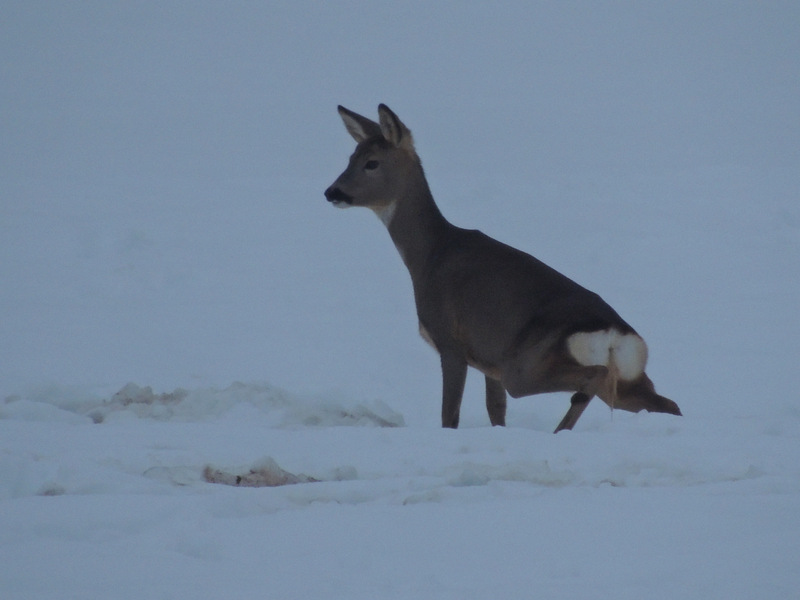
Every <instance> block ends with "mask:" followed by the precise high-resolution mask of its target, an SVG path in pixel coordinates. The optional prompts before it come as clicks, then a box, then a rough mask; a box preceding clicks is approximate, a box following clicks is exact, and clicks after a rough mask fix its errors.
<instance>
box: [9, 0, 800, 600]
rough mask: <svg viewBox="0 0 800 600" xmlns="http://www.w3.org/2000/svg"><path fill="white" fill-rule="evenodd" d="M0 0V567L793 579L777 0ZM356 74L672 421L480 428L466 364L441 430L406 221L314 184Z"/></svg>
mask: <svg viewBox="0 0 800 600" xmlns="http://www.w3.org/2000/svg"><path fill="white" fill-rule="evenodd" d="M0 12H2V18H0V57H2V61H0V115H2V116H0V136H1V138H2V140H3V143H2V145H0V315H1V318H0V598H3V599H4V600H5V599H6V598H8V599H12V600H17V599H26V600H27V599H56V598H57V599H64V598H81V599H85V598H97V599H101V598H102V599H107V598H115V599H125V598H137V599H138V598H199V599H202V598H254V597H259V598H265V597H266V598H280V599H283V598H304V599H305V598H364V599H367V598H369V599H374V598H452V599H466V598H476V599H478V598H487V597H502V598H529V597H533V596H540V597H543V598H608V597H614V598H631V599H633V598H636V599H639V598H743V599H744V598H790V597H795V596H797V595H798V594H799V593H800V572H798V569H797V557H798V556H800V535H798V533H799V532H800V403H799V402H798V401H800V393H798V392H797V386H796V378H797V373H798V369H800V343H799V342H798V340H800V316H799V313H798V307H800V151H798V148H800V120H798V116H797V115H798V112H797V107H798V106H800V58H798V57H800V39H799V38H798V37H797V35H796V29H797V24H798V23H800V9H798V6H797V5H796V3H790V2H787V3H780V2H773V3H766V4H765V3H725V4H709V5H695V4H692V3H664V4H663V5H656V4H649V3H648V4H628V3H603V4H597V3H594V2H575V3H547V4H545V3H542V4H538V3H503V4H501V5H495V6H491V7H486V8H484V7H483V6H482V5H479V4H477V3H475V4H471V3H449V2H434V3H430V2H398V3H392V5H391V6H389V5H388V4H387V5H386V6H383V5H381V4H375V3H360V2H350V3H321V4H316V3H306V2H296V3H286V4H285V5H281V4H277V5H272V6H266V5H265V6H263V7H262V6H254V5H246V6H245V5H233V7H231V6H230V5H227V4H226V5H224V6H223V4H220V3H214V2H202V3H201V2H195V3H187V4H178V3H145V4H140V3H137V4H133V3H131V4H122V3H111V4H110V3H105V2H85V3H79V4H76V3H35V2H7V3H5V4H4V6H3V8H2V9H0ZM379 102H386V103H387V104H388V105H389V106H391V107H392V108H393V109H394V110H395V111H396V112H397V113H398V115H399V116H400V117H401V119H403V120H404V121H405V122H406V123H407V124H408V125H409V126H410V127H411V129H412V130H413V131H414V133H415V138H416V142H417V148H418V150H419V152H420V155H421V156H422V159H423V161H424V164H425V166H426V170H427V173H428V178H429V181H430V183H431V187H432V189H433V192H434V195H435V197H436V198H437V201H438V202H439V205H440V207H441V208H442V211H443V212H444V214H445V215H446V216H447V217H448V218H449V219H450V220H451V221H453V222H454V223H456V224H458V225H462V226H466V227H478V228H481V229H482V230H484V231H485V232H487V233H489V234H490V235H493V236H495V237H497V238H500V239H502V240H503V241H505V242H508V243H511V244H513V245H515V246H517V247H520V248H522V249H524V250H526V251H528V252H530V253H532V254H534V255H536V256H537V257H539V258H540V259H542V260H544V261H546V262H548V263H549V264H551V265H552V266H554V267H556V268H558V269H559V270H561V271H562V272H564V273H565V274H567V275H569V276H571V277H572V278H574V279H576V280H577V281H579V282H580V283H582V284H584V285H585V286H587V287H589V288H591V289H593V290H595V291H597V292H598V293H600V294H601V295H602V296H603V297H604V298H605V299H606V300H608V301H609V302H610V303H611V304H612V305H613V306H614V307H615V308H616V309H617V310H618V311H619V312H620V313H621V314H622V315H623V316H624V317H625V318H626V319H627V320H628V321H630V322H631V324H633V325H634V326H635V327H636V328H637V330H639V331H640V333H642V334H643V335H644V336H645V338H646V339H647V341H648V344H649V346H650V364H649V367H648V372H649V374H650V375H651V377H652V378H653V380H654V381H655V383H656V386H657V388H658V390H659V392H660V393H663V394H664V395H666V396H669V397H671V398H673V399H674V400H675V401H676V402H678V404H679V405H680V407H681V409H682V410H683V412H684V415H685V416H684V417H683V418H676V417H671V416H667V415H651V414H646V413H645V414H636V415H632V414H629V413H623V412H619V411H618V412H615V413H613V414H611V413H609V411H608V410H607V409H606V408H605V407H603V406H601V405H600V403H593V404H592V405H590V407H589V408H588V409H587V411H586V413H585V414H584V416H583V417H582V419H581V421H580V422H579V424H578V426H577V427H576V428H575V431H573V432H563V433H561V434H559V435H557V436H554V435H552V434H551V433H550V432H551V431H552V429H553V427H554V426H555V424H556V423H557V422H558V420H559V419H560V417H561V416H562V415H563V413H564V411H565V410H566V407H567V403H568V397H567V395H566V394H561V395H549V396H538V397H534V398H526V399H520V400H515V401H511V402H510V405H509V414H508V423H509V426H508V427H506V428H491V427H489V425H488V417H487V416H486V414H485V409H484V407H483V399H482V397H481V396H482V381H481V379H482V378H479V377H475V376H474V375H473V376H472V377H471V378H470V379H469V380H468V386H467V391H466V394H465V400H464V408H463V411H464V412H463V415H462V427H461V428H460V429H459V430H457V431H444V430H441V429H440V428H439V427H438V419H439V398H438V396H439V387H440V381H439V371H438V361H437V359H436V356H435V355H434V354H433V352H432V351H431V350H430V349H429V348H428V347H427V346H426V345H425V344H424V343H423V342H422V341H421V340H420V339H419V338H418V336H417V333H416V318H415V315H414V309H413V301H412V297H411V289H410V282H409V280H408V275H407V273H406V272H405V269H404V267H403V265H402V263H401V261H400V259H399V257H398V256H397V253H396V250H395V249H394V247H393V246H392V244H391V242H390V240H389V239H388V236H387V234H386V232H385V230H384V228H383V226H382V225H381V224H380V223H379V222H378V221H377V220H376V219H375V217H374V216H373V215H372V214H370V213H369V212H368V211H359V210H348V211H336V210H333V209H332V208H331V207H330V206H328V204H327V202H325V200H324V198H323V196H322V191H323V190H324V189H325V188H326V187H327V186H328V185H329V184H330V183H331V182H332V181H333V180H334V179H335V177H336V176H337V175H338V174H339V172H340V171H341V170H342V169H343V168H344V166H345V164H346V159H347V157H348V155H349V153H350V151H351V150H352V147H353V143H352V140H351V139H350V137H349V136H348V135H347V133H346V132H345V130H344V128H343V127H342V124H341V121H340V120H339V117H338V115H337V114H336V110H335V107H336V105H337V104H343V105H345V106H347V107H349V108H352V109H353V110H356V111H357V112H360V113H363V114H366V115H372V114H374V111H375V109H376V107H377V104H378V103H379ZM237 482H238V483H239V484H240V485H238V486H234V485H226V484H229V483H237ZM259 483H273V484H274V483H280V484H285V485H278V486H272V487H253V485H255V484H259Z"/></svg>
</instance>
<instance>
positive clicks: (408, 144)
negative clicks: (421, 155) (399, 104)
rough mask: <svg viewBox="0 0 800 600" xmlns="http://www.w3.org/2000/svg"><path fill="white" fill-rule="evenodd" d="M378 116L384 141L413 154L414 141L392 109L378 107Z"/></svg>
mask: <svg viewBox="0 0 800 600" xmlns="http://www.w3.org/2000/svg"><path fill="white" fill-rule="evenodd" d="M378 116H379V117H380V122H381V133H383V137H384V138H386V141H388V142H390V143H392V144H394V145H395V146H397V147H398V148H405V149H406V150H410V151H411V152H413V151H414V139H413V138H412V137H411V131H409V129H408V127H406V126H405V125H403V122H402V121H401V120H400V119H398V118H397V115H396V114H394V113H393V112H392V109H390V108H389V107H388V106H386V105H385V104H381V105H380V106H378Z"/></svg>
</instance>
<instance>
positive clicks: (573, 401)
mask: <svg viewBox="0 0 800 600" xmlns="http://www.w3.org/2000/svg"><path fill="white" fill-rule="evenodd" d="M569 371H570V372H571V373H570V374H571V375H572V376H571V377H569V378H568V379H569V380H572V381H575V376H576V375H577V376H578V379H577V380H578V381H582V384H581V385H580V387H579V388H578V391H577V392H575V393H574V394H573V395H572V398H570V403H569V409H568V410H567V414H565V415H564V418H563V419H561V422H560V423H559V424H558V427H556V429H555V431H554V432H553V433H558V432H559V431H562V430H564V429H572V428H573V427H575V423H577V422H578V419H580V418H581V415H582V414H583V411H584V410H586V407H587V406H589V402H590V401H591V400H592V398H594V397H595V395H597V394H598V392H600V391H601V390H604V387H605V386H606V385H607V384H608V378H609V377H608V375H609V373H608V369H607V368H606V367H603V366H594V367H577V368H570V369H569ZM576 371H581V373H577V372H576ZM573 389H574V388H573Z"/></svg>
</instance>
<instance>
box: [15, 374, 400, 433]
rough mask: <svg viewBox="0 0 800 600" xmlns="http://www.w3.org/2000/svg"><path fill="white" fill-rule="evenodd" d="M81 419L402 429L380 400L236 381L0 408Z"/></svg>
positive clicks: (37, 417) (21, 401) (20, 401)
mask: <svg viewBox="0 0 800 600" xmlns="http://www.w3.org/2000/svg"><path fill="white" fill-rule="evenodd" d="M81 417H83V418H85V417H88V418H90V419H91V420H92V421H93V422H94V423H97V424H100V423H106V422H109V421H115V420H124V419H131V418H135V419H152V420H156V421H180V422H201V421H216V420H219V419H234V420H238V419H243V420H255V421H257V422H259V423H260V424H262V425H266V426H268V427H274V428H297V427H337V426H374V427H404V426H405V420H404V418H403V416H402V415H401V414H400V413H398V412H396V411H394V410H393V409H391V408H390V407H389V406H387V405H386V404H385V403H383V402H381V401H372V402H347V401H342V400H338V399H333V398H324V399H315V398H306V397H302V396H299V395H295V394H290V393H288V392H286V391H284V390H282V389H280V388H277V387H275V386H272V385H269V384H266V383H239V382H237V383H233V384H231V385H230V386H228V387H227V388H225V389H222V390H219V389H215V388H206V389H197V390H185V389H181V388H178V389H176V390H174V391H172V392H165V393H156V392H154V391H153V389H152V388H151V387H150V386H144V387H142V386H139V385H137V384H135V383H128V384H127V385H125V386H123V387H122V389H120V390H119V391H118V392H116V393H115V394H114V395H113V396H112V397H111V398H109V399H102V398H101V399H92V398H89V399H87V398H80V399H76V398H75V397H74V395H70V394H59V393H53V392H52V391H51V392H49V393H47V394H43V395H41V397H38V398H37V397H33V398H21V397H19V396H14V397H9V398H7V399H6V400H5V403H4V404H2V405H0V418H11V419H18V420H25V421H65V422H70V421H72V422H74V421H76V420H78V421H80V420H82V419H81Z"/></svg>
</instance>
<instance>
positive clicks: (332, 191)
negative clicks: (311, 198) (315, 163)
mask: <svg viewBox="0 0 800 600" xmlns="http://www.w3.org/2000/svg"><path fill="white" fill-rule="evenodd" d="M325 198H327V199H328V202H333V203H334V204H338V203H339V202H345V203H347V204H352V203H353V197H352V196H350V195H349V194H345V193H344V192H343V191H342V190H341V189H339V188H338V187H336V186H333V185H332V186H331V187H329V188H328V189H327V190H325Z"/></svg>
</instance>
